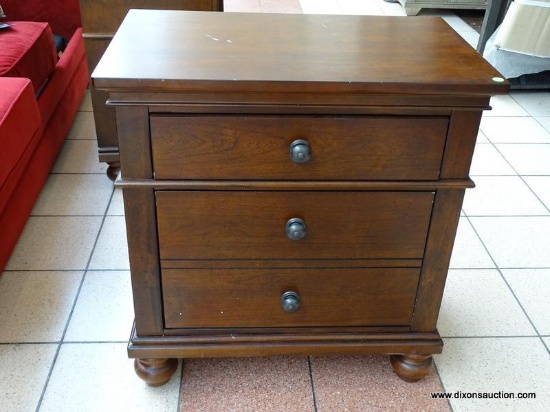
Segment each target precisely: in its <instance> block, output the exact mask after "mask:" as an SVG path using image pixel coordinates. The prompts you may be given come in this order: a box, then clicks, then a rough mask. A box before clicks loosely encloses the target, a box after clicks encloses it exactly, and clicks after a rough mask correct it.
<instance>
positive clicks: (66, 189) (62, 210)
mask: <svg viewBox="0 0 550 412" xmlns="http://www.w3.org/2000/svg"><path fill="white" fill-rule="evenodd" d="M112 192H113V183H112V182H111V181H110V180H109V179H108V178H107V177H106V176H104V175H95V174H50V176H49V177H48V180H47V181H46V184H45V185H44V187H43V188H42V192H41V193H40V196H39V197H38V199H37V201H36V204H35V205H34V208H33V210H32V213H31V215H33V216H64V215H72V216H79V215H80V216H83V215H84V216H86V215H88V216H94V215H95V216H98V215H99V216H103V215H104V214H105V210H106V209H107V205H108V204H109V200H110V198H111V195H112Z"/></svg>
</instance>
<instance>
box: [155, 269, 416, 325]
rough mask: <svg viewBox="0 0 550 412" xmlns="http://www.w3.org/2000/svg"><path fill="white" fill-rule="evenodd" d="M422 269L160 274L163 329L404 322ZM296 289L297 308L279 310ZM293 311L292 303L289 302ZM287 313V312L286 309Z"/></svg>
mask: <svg viewBox="0 0 550 412" xmlns="http://www.w3.org/2000/svg"><path fill="white" fill-rule="evenodd" d="M419 272H420V269H410V268H392V269H363V268H362V269H335V268H331V269H286V270H285V269H254V270H252V269H250V270H247V269H164V270H162V290H163V298H164V299H163V301H164V318H165V326H166V327H167V328H201V327H285V326H294V327H299V326H302V327H307V326H397V325H409V324H410V322H411V317H412V313H413V306H414V300H415V295H416V288H417V284H418V278H419ZM289 291H292V292H296V294H297V296H298V300H299V309H298V310H296V311H294V312H286V311H285V310H283V302H282V301H283V300H282V296H283V294H284V293H285V292H289ZM291 302H292V303H293V304H294V308H295V307H296V305H295V302H296V300H287V304H288V303H291ZM286 307H287V310H288V309H289V307H288V306H286Z"/></svg>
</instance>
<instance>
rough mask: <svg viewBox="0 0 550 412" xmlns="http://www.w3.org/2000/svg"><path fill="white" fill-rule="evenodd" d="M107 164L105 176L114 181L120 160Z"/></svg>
mask: <svg viewBox="0 0 550 412" xmlns="http://www.w3.org/2000/svg"><path fill="white" fill-rule="evenodd" d="M107 164H108V165H109V167H108V168H107V172H106V173H107V177H108V178H109V179H111V180H112V181H113V182H114V181H115V180H116V178H117V176H118V172H119V171H120V162H107Z"/></svg>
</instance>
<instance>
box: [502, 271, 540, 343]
mask: <svg viewBox="0 0 550 412" xmlns="http://www.w3.org/2000/svg"><path fill="white" fill-rule="evenodd" d="M502 273H503V274H504V277H505V278H506V280H507V281H508V284H509V285H510V287H511V288H512V290H513V291H514V293H515V295H516V296H517V298H518V299H519V302H520V303H521V305H522V306H523V308H524V309H525V312H527V316H529V318H530V319H531V321H532V322H533V324H534V325H535V327H536V328H537V330H538V332H539V333H540V334H542V335H550V316H548V314H549V313H550V269H505V270H503V271H502Z"/></svg>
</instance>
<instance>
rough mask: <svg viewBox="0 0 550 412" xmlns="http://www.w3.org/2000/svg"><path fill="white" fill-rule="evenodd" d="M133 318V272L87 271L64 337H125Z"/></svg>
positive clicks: (83, 339) (101, 339) (76, 339)
mask: <svg viewBox="0 0 550 412" xmlns="http://www.w3.org/2000/svg"><path fill="white" fill-rule="evenodd" d="M133 320H134V312H133V301H132V289H131V283H130V272H127V271H124V272H122V271H107V272H95V271H88V272H87V273H86V277H85V279H84V282H83V284H82V289H81V291H80V293H79V295H78V300H77V302H76V306H75V308H74V311H73V314H72V316H71V321H70V323H69V328H68V329H67V333H66V334H65V338H64V340H65V341H69V342H92V341H94V342H106V341H126V340H128V338H129V337H130V330H131V328H132V323H133Z"/></svg>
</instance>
